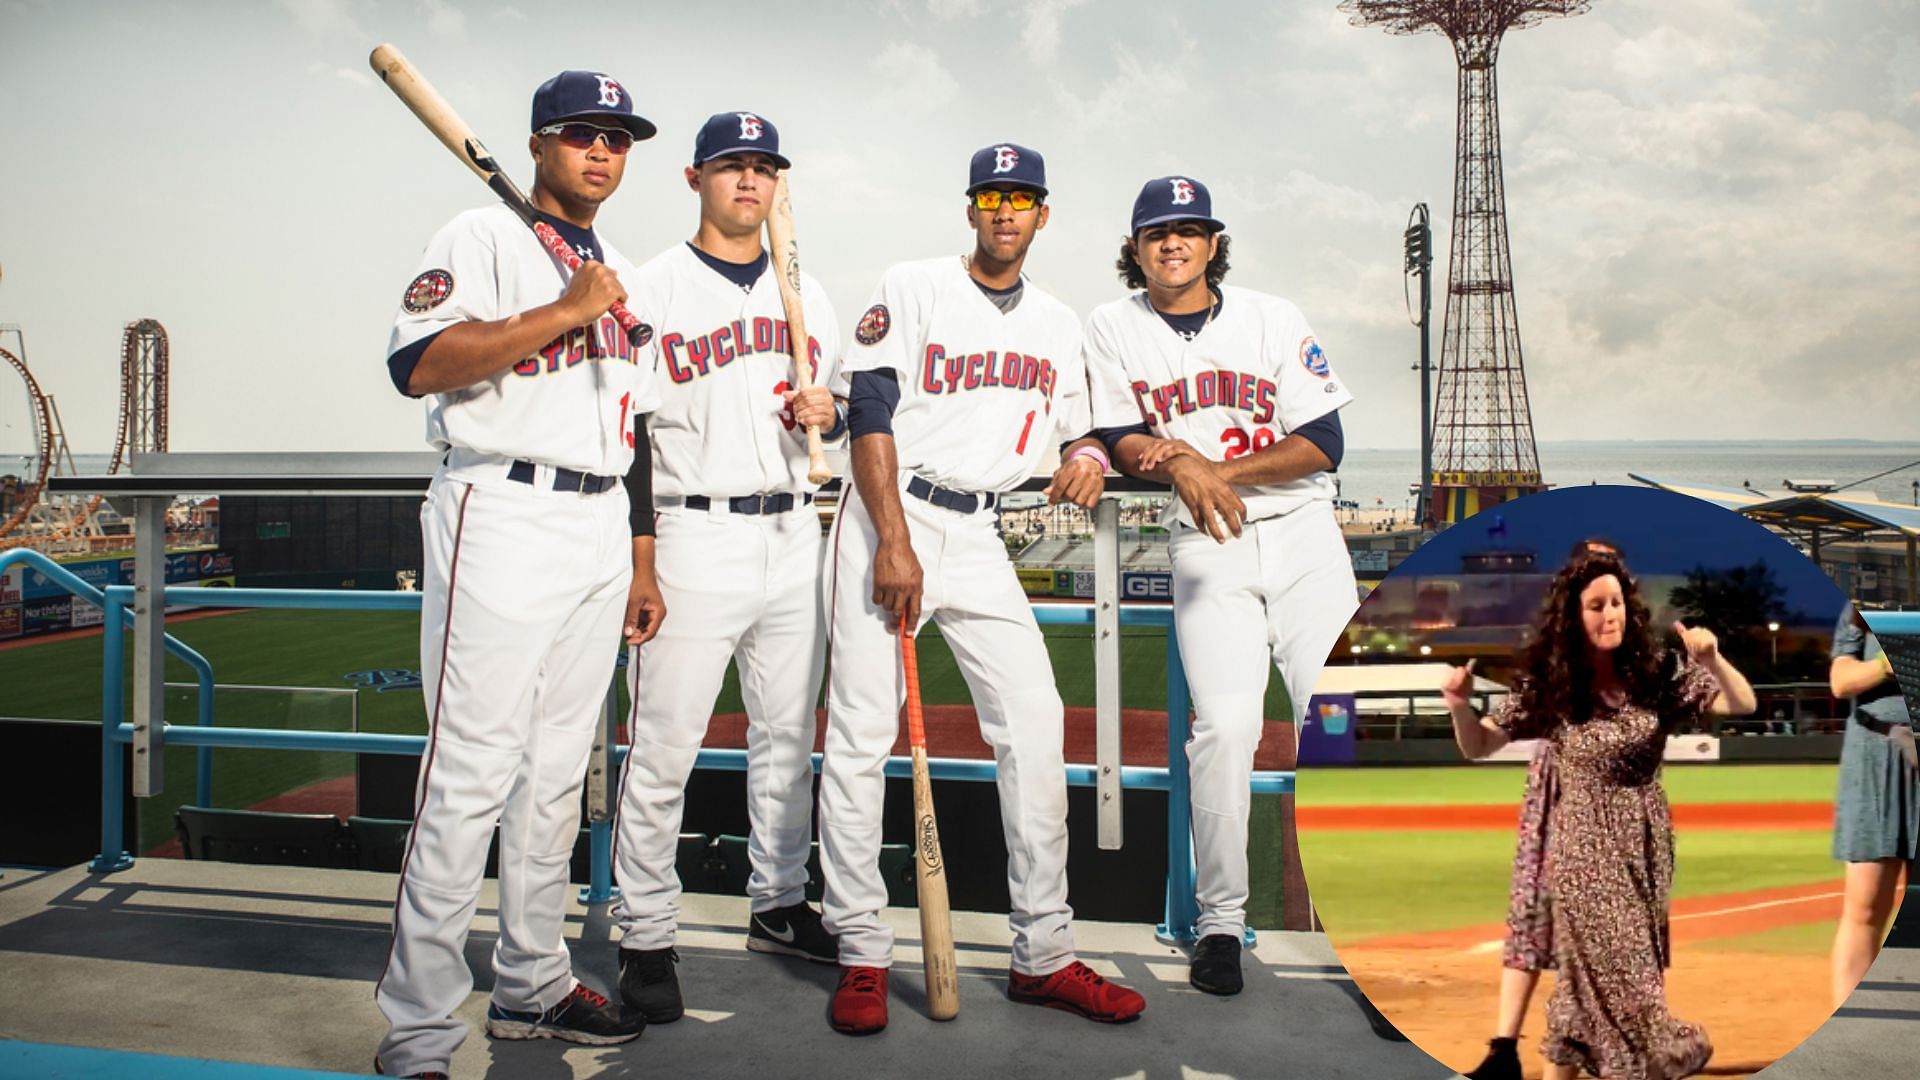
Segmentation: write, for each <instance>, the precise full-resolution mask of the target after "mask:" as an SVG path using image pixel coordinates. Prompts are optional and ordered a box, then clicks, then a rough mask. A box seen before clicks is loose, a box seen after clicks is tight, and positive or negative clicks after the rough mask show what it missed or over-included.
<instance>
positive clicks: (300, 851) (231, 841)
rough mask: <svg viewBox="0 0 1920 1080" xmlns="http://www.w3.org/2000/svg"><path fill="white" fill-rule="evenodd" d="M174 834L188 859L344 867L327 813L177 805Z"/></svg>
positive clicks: (335, 822)
mask: <svg viewBox="0 0 1920 1080" xmlns="http://www.w3.org/2000/svg"><path fill="white" fill-rule="evenodd" d="M173 824H174V830H175V831H176V832H177V833H178V834H179V836H180V846H181V848H183V849H184V850H185V851H186V854H187V858H189V859H206V860H210V861H214V862H235V863H255V864H267V865H273V866H319V867H338V866H348V865H351V863H350V862H349V860H348V857H347V852H346V849H345V845H344V840H345V830H344V829H342V827H341V825H340V821H339V819H338V818H335V817H334V816H333V815H332V814H279V813H270V812H268V811H264V810H222V809H217V808H213V807H205V806H182V807H181V808H180V809H178V810H176V811H174V815H173Z"/></svg>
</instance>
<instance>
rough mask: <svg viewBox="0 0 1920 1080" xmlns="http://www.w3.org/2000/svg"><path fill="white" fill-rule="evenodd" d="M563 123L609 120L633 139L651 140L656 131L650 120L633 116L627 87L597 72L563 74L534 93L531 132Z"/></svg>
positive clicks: (564, 72) (542, 84)
mask: <svg viewBox="0 0 1920 1080" xmlns="http://www.w3.org/2000/svg"><path fill="white" fill-rule="evenodd" d="M563 120H610V121H612V122H613V123H615V124H617V125H619V126H620V127H623V128H626V129H627V130H628V131H630V132H632V133H633V137H634V138H635V139H651V138H653V134H654V131H655V130H656V129H655V128H654V126H653V124H652V122H651V121H649V120H647V119H646V118H644V117H640V116H635V115H634V114H633V95H631V94H629V93H627V88H626V87H624V86H622V85H620V83H619V82H618V81H616V80H615V79H614V78H613V77H612V76H609V75H602V74H600V73H599V72H597V71H563V72H561V73H560V74H558V75H555V76H554V77H553V78H551V79H548V80H547V81H546V82H543V83H541V84H540V89H538V90H535V91H534V92H533V127H532V128H531V129H530V130H533V131H539V130H540V129H541V128H543V127H546V126H548V125H549V124H556V123H559V122H560V121H563Z"/></svg>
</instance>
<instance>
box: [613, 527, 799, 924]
mask: <svg viewBox="0 0 1920 1080" xmlns="http://www.w3.org/2000/svg"><path fill="white" fill-rule="evenodd" d="M821 550H822V543H821V537H820V519H819V517H818V516H816V515H815V514H814V512H813V507H812V506H799V507H796V508H795V509H793V510H790V511H788V512H786V513H780V514H760V515H736V514H730V513H727V512H726V511H724V510H721V511H710V510H709V511H702V510H686V509H680V510H668V511H664V512H662V513H661V515H660V522H659V539H658V540H657V541H656V546H655V560H656V565H657V567H658V572H659V575H660V590H661V592H662V593H663V594H664V596H665V598H666V602H667V611H668V617H667V621H666V624H665V626H664V627H663V628H662V630H661V631H660V636H658V637H656V638H654V639H653V640H652V641H649V642H648V643H647V644H646V645H645V646H643V647H642V648H640V649H639V650H638V651H637V655H636V656H635V658H634V659H633V660H632V661H631V662H630V663H629V665H628V667H629V673H628V674H629V680H630V685H631V687H632V689H633V701H634V713H633V724H632V730H631V733H630V734H631V739H632V743H633V748H632V751H631V752H630V753H629V754H628V755H627V764H626V771H625V774H624V776H623V778H622V781H621V785H620V812H619V826H618V834H617V839H616V851H615V871H616V874H617V875H618V877H619V882H620V891H621V898H620V902H619V903H618V904H616V905H615V907H614V917H615V918H616V919H618V920H619V922H620V929H621V942H620V943H621V945H622V946H623V947H625V948H629V949H664V948H666V947H668V946H670V945H672V944H673V943H674V927H675V924H676V923H677V921H678V919H679V915H680V877H679V875H678V874H677V873H676V872H675V871H674V857H675V854H676V853H677V850H678V842H679V837H680V822H681V818H682V814H683V812H684V810H685V807H686V787H687V778H688V777H689V776H691V775H692V774H693V763H694V758H695V756H696V755H698V754H699V752H700V743H701V741H702V740H703V739H704V738H705V737H706V733H707V723H708V721H709V720H710V719H711V718H712V715H713V703H714V699H715V698H717V697H718V696H719V693H720V683H721V680H722V678H723V677H724V676H725V675H726V670H727V661H728V660H729V659H732V660H733V661H735V663H736V664H737V665H738V668H739V672H740V696H741V699H742V700H743V701H744V703H745V704H746V708H747V817H748V821H749V823H750V825H751V830H750V835H749V837H748V840H747V851H748V854H749V856H750V858H751V860H752V864H753V874H752V877H750V878H749V879H748V881H747V895H748V896H749V897H750V898H751V901H752V907H753V910H754V911H770V910H772V909H774V908H779V907H786V906H787V905H789V904H797V903H799V902H800V901H802V900H804V899H805V898H806V885H807V854H808V851H809V849H810V848H811V845H812V841H813V760H812V755H813V734H814V728H815V724H814V701H815V699H816V697H817V696H818V694H819V693H820V676H821V668H822V667H823V665H824V664H825V652H826V625H825V619H824V617H823V615H822V613H821V604H820V559H821Z"/></svg>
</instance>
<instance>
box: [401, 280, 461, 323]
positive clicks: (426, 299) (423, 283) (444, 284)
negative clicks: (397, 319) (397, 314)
mask: <svg viewBox="0 0 1920 1080" xmlns="http://www.w3.org/2000/svg"><path fill="white" fill-rule="evenodd" d="M452 295H453V275H452V274H449V273H447V272H446V271H445V270H429V271H427V272H426V273H424V274H421V275H420V276H419V277H417V278H414V279H413V283H412V284H411V285H408V286H407V292H406V295H404V296H402V297H401V298H400V306H401V307H403V308H406V309H407V313H408V314H411V315H425V314H426V313H427V312H429V311H432V310H433V309H434V308H437V307H439V306H440V305H441V304H443V303H445V302H446V299H447V297H449V296H452Z"/></svg>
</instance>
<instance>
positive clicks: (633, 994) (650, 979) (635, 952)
mask: <svg viewBox="0 0 1920 1080" xmlns="http://www.w3.org/2000/svg"><path fill="white" fill-rule="evenodd" d="M679 962H680V954H679V953H677V952H674V951H673V948H672V947H671V946H669V947H667V948H665V949H621V950H620V997H621V1000H623V1001H625V1002H626V1003H627V1005H628V1006H629V1007H631V1008H634V1009H637V1010H639V1012H640V1014H641V1015H642V1016H645V1017H646V1018H647V1023H649V1024H671V1023H673V1022H674V1021H675V1020H678V1019H680V1014H681V1013H683V1012H685V1011H686V1010H685V1009H684V1008H682V1007H681V1004H680V976H679V975H678V974H676V973H675V972H674V970H673V965H675V964H677V963H679Z"/></svg>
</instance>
